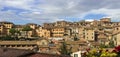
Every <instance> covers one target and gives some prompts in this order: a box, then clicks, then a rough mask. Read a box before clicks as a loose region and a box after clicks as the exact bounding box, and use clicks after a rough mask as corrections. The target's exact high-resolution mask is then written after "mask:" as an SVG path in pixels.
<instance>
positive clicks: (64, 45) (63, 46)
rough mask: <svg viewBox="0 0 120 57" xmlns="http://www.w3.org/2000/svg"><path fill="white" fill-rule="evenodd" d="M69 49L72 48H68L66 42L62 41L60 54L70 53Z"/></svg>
mask: <svg viewBox="0 0 120 57" xmlns="http://www.w3.org/2000/svg"><path fill="white" fill-rule="evenodd" d="M71 49H72V47H71V48H70V49H67V45H66V42H63V43H62V46H61V47H60V53H61V54H62V55H70V54H71V53H72V52H71Z"/></svg>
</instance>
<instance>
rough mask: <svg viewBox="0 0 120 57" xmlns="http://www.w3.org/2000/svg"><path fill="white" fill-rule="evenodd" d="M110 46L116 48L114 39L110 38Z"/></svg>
mask: <svg viewBox="0 0 120 57" xmlns="http://www.w3.org/2000/svg"><path fill="white" fill-rule="evenodd" d="M109 47H110V48H114V47H115V45H114V41H113V40H110V42H109Z"/></svg>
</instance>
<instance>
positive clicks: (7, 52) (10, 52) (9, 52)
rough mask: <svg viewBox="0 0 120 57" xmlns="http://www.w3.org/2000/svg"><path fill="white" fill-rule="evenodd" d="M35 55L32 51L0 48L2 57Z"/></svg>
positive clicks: (0, 56)
mask: <svg viewBox="0 0 120 57" xmlns="http://www.w3.org/2000/svg"><path fill="white" fill-rule="evenodd" d="M30 53H33V52H32V51H30V50H22V49H21V50H20V49H11V48H0V57H19V56H22V55H25V54H30Z"/></svg>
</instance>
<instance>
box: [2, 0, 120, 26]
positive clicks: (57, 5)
mask: <svg viewBox="0 0 120 57" xmlns="http://www.w3.org/2000/svg"><path fill="white" fill-rule="evenodd" d="M103 17H110V18H111V19H112V21H120V0H0V21H10V22H14V23H15V24H26V23H37V24H42V23H44V22H55V21H61V20H65V21H80V20H84V19H87V20H89V19H96V20H99V19H101V18H103Z"/></svg>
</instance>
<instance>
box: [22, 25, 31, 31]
mask: <svg viewBox="0 0 120 57" xmlns="http://www.w3.org/2000/svg"><path fill="white" fill-rule="evenodd" d="M31 30H32V28H30V26H25V27H23V29H22V31H31Z"/></svg>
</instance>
